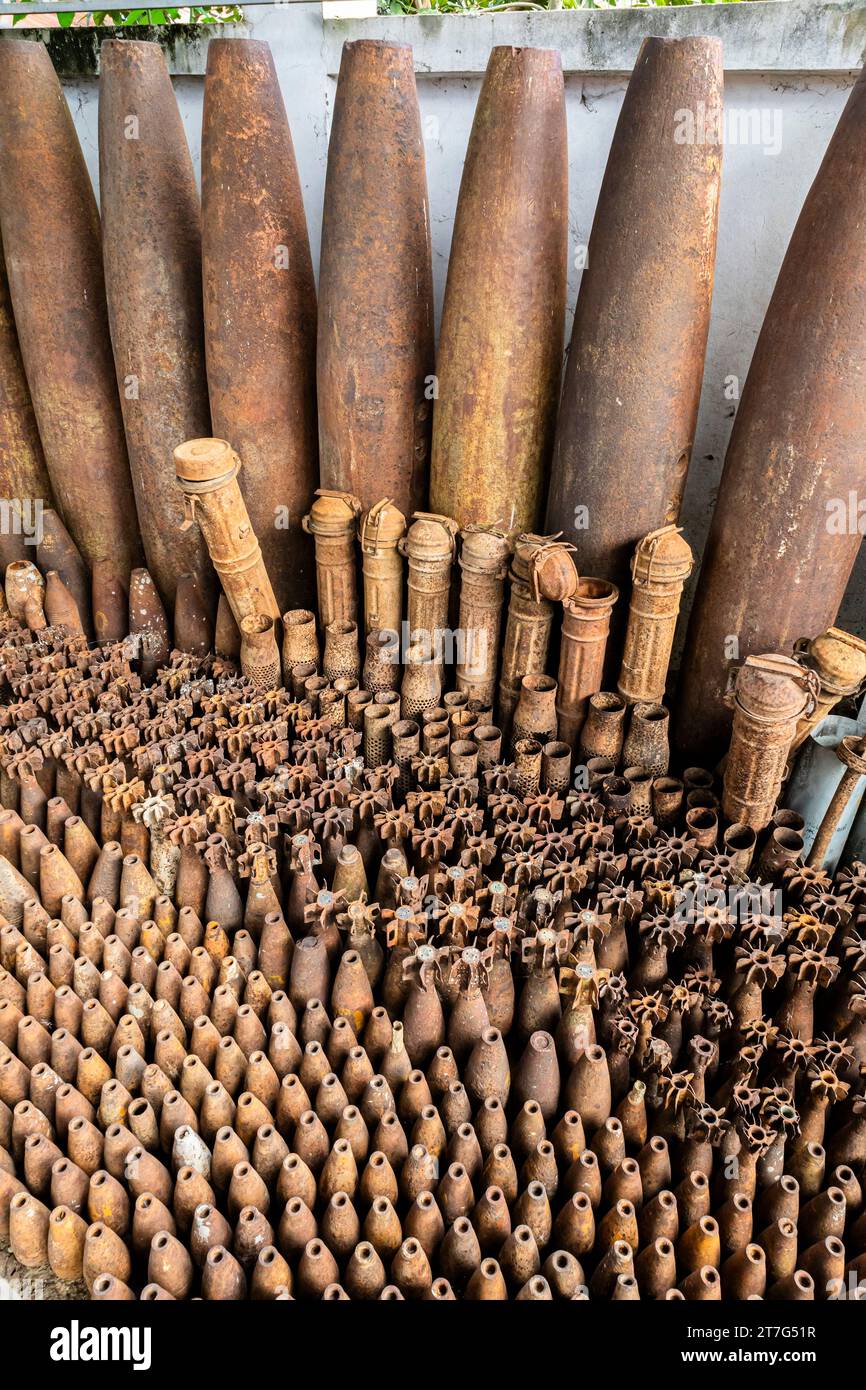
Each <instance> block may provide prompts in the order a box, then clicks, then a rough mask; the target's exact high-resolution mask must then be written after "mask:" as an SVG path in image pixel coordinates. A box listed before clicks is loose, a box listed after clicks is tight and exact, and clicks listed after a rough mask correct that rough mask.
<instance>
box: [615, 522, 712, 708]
mask: <svg viewBox="0 0 866 1390" xmlns="http://www.w3.org/2000/svg"><path fill="white" fill-rule="evenodd" d="M693 563H694V561H693V557H692V552H691V550H690V548H689V546H688V543H687V542H686V540H685V539H684V538H683V537H682V536H681V535H680V534H679V533H678V531H677V529H676V528H675V527H673V526H667V527H662V528H661V529H660V530H658V531H653V532H651V533H650V535H648V536H644V537H643V539H642V540H641V541H640V542H639V543H638V545H637V547H636V548H635V553H634V556H633V558H632V563H631V579H632V588H631V604H630V606H629V612H628V626H627V628H626V634H625V643H624V646H623V651H622V665H621V666H620V671H619V678H618V680H617V690H618V691H619V693H620V695H622V697H623V699H624V700H627V701H628V702H629V703H630V704H637V703H639V702H646V701H649V702H650V703H652V704H657V703H658V702H659V701H660V700H663V699H664V694H665V687H666V684H667V676H668V665H669V663H670V656H671V648H672V646H673V641H674V632H675V630H676V625H677V616H678V614H679V611H680V599H681V597H682V592H683V585H684V584H685V582H686V580H687V578H688V577H689V574H690V573H691V569H692V565H693Z"/></svg>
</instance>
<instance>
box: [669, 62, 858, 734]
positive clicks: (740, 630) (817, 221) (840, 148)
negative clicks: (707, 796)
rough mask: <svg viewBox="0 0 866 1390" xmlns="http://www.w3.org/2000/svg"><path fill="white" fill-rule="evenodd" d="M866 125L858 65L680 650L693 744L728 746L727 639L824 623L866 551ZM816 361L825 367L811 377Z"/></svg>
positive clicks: (767, 638) (797, 237)
mask: <svg viewBox="0 0 866 1390" xmlns="http://www.w3.org/2000/svg"><path fill="white" fill-rule="evenodd" d="M864 132H866V75H863V74H861V76H860V77H859V79H858V81H857V83H856V85H855V87H854V89H853V91H852V92H851V95H850V97H849V99H848V103H847V105H846V107H845V109H844V111H843V113H842V115H841V117H840V119H839V123H838V125H837V127H836V130H835V132H834V134H833V137H832V139H831V141H830V144H829V146H828V149H827V153H826V154H825V156H824V160H823V163H822V165H821V168H820V169H819V171H818V173H817V175H816V177H815V181H814V183H813V184H812V187H811V189H810V191H809V194H808V196H807V198H806V201H805V203H804V204H803V209H802V211H801V213H800V216H799V219H798V221H797V225H796V227H795V229H794V233H793V235H792V237H791V241H790V243H789V245H788V250H787V253H786V255H785V259H784V261H783V263H782V268H781V270H780V271H779V277H778V279H777V281H776V287H775V289H774V291H773V297H772V299H771V300H770V304H769V307H768V309H767V313H766V316H765V318H764V325H763V328H762V329H761V334H760V337H759V339H758V342H757V345H756V347H755V351H754V354H753V356H752V361H751V365H750V367H749V375H748V378H747V381H746V385H745V387H744V389H743V394H742V399H741V401H740V404H739V407H738V409H737V417H736V420H735V422H734V429H733V432H732V435H731V441H730V444H729V445H728V452H727V456H726V459H725V467H724V472H723V474H722V481H721V486H720V489H719V496H718V501H717V502H716V508H715V511H714V513H713V522H712V526H711V528H710V535H709V538H708V540H707V545H706V548H705V551H704V560H703V566H702V569H701V575H700V580H699V583H698V588H697V592H696V595H695V601H694V606H693V608H692V613H691V619H690V622H689V628H688V634H687V639H686V649H685V653H684V657H683V677H682V680H681V682H680V700H679V716H678V723H677V728H678V731H679V739H680V741H681V742H682V740H683V739H684V738H686V736H687V738H688V746H689V750H690V752H698V753H701V752H702V751H704V752H711V753H716V752H717V751H718V750H719V747H720V745H721V744H723V743H724V737H725V732H726V729H727V727H728V723H729V718H730V716H729V713H728V711H727V710H726V708H725V704H724V694H725V688H726V680H727V676H726V669H725V668H726V664H727V662H726V642H727V641H728V640H729V638H730V636H731V635H735V636H736V637H737V638H738V640H739V655H740V657H741V658H743V657H746V656H748V655H749V654H751V653H756V652H762V651H780V652H787V651H790V649H791V646H792V644H793V643H794V642H795V641H796V640H797V639H798V638H799V637H800V636H801V635H802V634H803V633H806V634H812V633H819V632H822V631H824V629H825V628H827V627H828V626H829V625H830V624H831V623H832V622H833V621H834V620H835V618H836V613H837V610H838V608H839V604H840V602H841V600H842V596H843V594H844V592H845V587H846V584H847V582H848V577H849V575H850V573H851V568H852V566H853V564H854V560H855V558H856V555H857V552H858V550H859V547H860V540H861V535H860V532H859V529H858V527H857V524H856V521H855V524H854V525H851V523H850V518H848V516H847V508H848V507H849V505H850V503H851V499H852V498H854V497H856V490H857V489H858V488H859V486H860V484H861V474H862V469H861V460H862V454H863V443H864V439H866V396H864V392H863V381H862V363H863V357H864V351H866V313H864V310H863V305H862V303H861V302H860V300H859V297H858V296H857V295H852V294H851V286H852V285H853V284H856V283H859V282H860V280H861V279H862V277H863V274H864V273H866V259H864V258H866V248H864V246H863V239H862V236H861V230H860V229H861V228H862V225H863V219H864V217H866V179H864V177H863V169H864V158H866V138H864ZM828 304H833V305H836V306H838V307H837V309H836V311H835V312H833V313H831V314H828V313H827V312H826V306H827V305H828ZM816 362H821V363H822V364H825V367H824V369H822V371H821V372H819V373H818V374H817V375H816V376H815V379H814V380H811V379H812V377H813V375H814V364H815V363H816ZM806 380H811V385H810V387H809V389H808V390H807V391H805V390H804V389H803V383H804V381H806ZM768 565H769V566H771V567H772V582H771V583H769V584H768V583H767V567H768ZM686 731H688V732H687V735H686Z"/></svg>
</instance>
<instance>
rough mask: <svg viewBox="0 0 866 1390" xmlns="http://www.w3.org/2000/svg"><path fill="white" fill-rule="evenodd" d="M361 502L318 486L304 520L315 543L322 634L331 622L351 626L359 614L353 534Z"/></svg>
mask: <svg viewBox="0 0 866 1390" xmlns="http://www.w3.org/2000/svg"><path fill="white" fill-rule="evenodd" d="M360 514H361V503H360V502H359V501H358V498H357V497H353V496H352V494H351V493H350V492H335V491H334V490H333V489H331V488H325V487H320V488H318V490H317V491H316V500H315V502H314V503H313V505H312V507H311V508H310V510H309V512H308V513H307V515H306V516H305V517H304V520H303V523H302V525H303V527H304V530H305V531H306V532H307V533H308V535H310V536H312V537H313V538H314V540H315V542H316V586H317V588H318V592H319V623H320V624H321V627H322V631H324V630H325V628H326V627H329V626H330V624H331V623H341V622H345V623H353V622H354V621H355V617H356V615H357V612H358V585H357V580H356V578H355V535H356V532H357V529H358V517H359V516H360Z"/></svg>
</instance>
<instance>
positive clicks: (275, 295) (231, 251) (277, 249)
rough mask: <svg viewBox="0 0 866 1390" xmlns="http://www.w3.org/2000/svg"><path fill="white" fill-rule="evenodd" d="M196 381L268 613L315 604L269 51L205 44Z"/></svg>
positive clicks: (288, 231) (314, 477) (287, 213)
mask: <svg viewBox="0 0 866 1390" xmlns="http://www.w3.org/2000/svg"><path fill="white" fill-rule="evenodd" d="M201 183H202V212H203V221H202V260H203V279H204V324H205V346H206V349H207V380H208V389H209V392H210V403H211V413H212V416H213V429H214V432H215V433H216V434H220V435H222V436H223V437H224V438H225V439H229V440H231V443H232V445H233V447H234V448H235V449H237V451H238V453H239V454H240V456H241V458H242V459H243V461H244V471H243V475H242V479H241V491H242V493H243V495H244V500H245V502H246V504H247V510H248V511H249V514H250V518H251V520H252V523H253V528H254V530H255V532H256V535H257V536H258V537H259V542H260V544H261V547H262V555H263V556H264V560H265V567H266V569H267V571H268V574H269V575H270V577H271V582H272V584H273V587H274V592H275V593H276V595H277V599H278V601H279V604H280V611H281V612H282V611H284V610H285V609H286V608H309V607H310V606H311V605H312V602H313V596H314V583H313V573H314V571H313V547H312V545H311V544H310V541H309V540H308V539H307V538H306V536H305V535H304V534H303V531H302V529H301V518H302V516H303V514H304V512H305V510H306V508H307V506H308V505H309V501H310V498H311V496H312V494H313V490H314V489H315V487H316V484H317V482H318V447H317V439H316V285H315V280H314V278H313V264H312V258H311V255H310V242H309V236H308V233H307V221H306V216H305V213H304V202H303V197H302V194H301V183H300V179H299V177H298V170H297V166H296V163H295V152H294V147H293V145H292V135H291V131H290V130H289V123H288V120H287V118H286V111H285V107H284V105H283V98H282V95H281V93H280V86H279V83H278V81H277V75H276V71H275V68H274V62H273V58H272V57H271V51H270V48H269V47H268V45H267V44H266V43H261V42H259V41H256V40H252V39H221V38H216V39H213V38H212V39H211V40H210V42H209V43H208V49H207V77H206V79H205V97H204V117H203V125H202V153H201Z"/></svg>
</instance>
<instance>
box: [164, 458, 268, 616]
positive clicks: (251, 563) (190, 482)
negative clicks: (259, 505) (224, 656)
mask: <svg viewBox="0 0 866 1390" xmlns="http://www.w3.org/2000/svg"><path fill="white" fill-rule="evenodd" d="M174 466H175V472H176V474H177V486H178V493H179V495H182V497H183V505H184V516H185V521H184V525H191V524H192V523H194V522H197V523H198V525H199V526H200V527H201V530H202V535H203V536H204V538H205V541H206V543H207V547H208V551H209V553H210V557H211V560H212V561H213V566H214V569H215V570H216V572H217V575H218V576H219V580H220V583H221V584H222V589H223V594H224V596H225V598H226V599H227V600H228V603H229V606H230V608H231V611H232V614H233V616H234V619H235V622H236V623H237V624H238V626H240V624H241V622H242V620H243V619H244V618H249V617H256V616H257V615H258V614H261V613H267V614H269V615H270V616H271V617H272V618H279V616H280V610H279V608H278V607H277V600H276V598H275V596H274V591H273V588H272V586H271V581H270V577H269V575H268V572H267V569H266V567H265V564H264V560H263V558H262V551H261V546H260V545H259V542H258V538H257V536H256V533H255V530H254V529H253V527H252V525H251V523H250V516H249V512H248V511H247V508H246V506H245V504H244V499H243V496H242V495H241V489H240V485H239V482H238V474H239V473H240V471H241V467H242V460H241V459H239V458H238V456H237V454H236V453H235V452H234V450H233V449H232V448H231V446H230V445H229V444H228V442H227V441H226V440H224V439H188V440H186V441H185V442H184V443H183V444H179V445H178V447H177V448H176V449H175V450H174Z"/></svg>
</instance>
